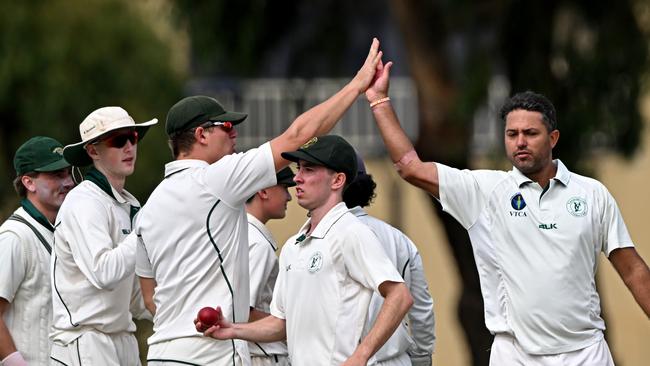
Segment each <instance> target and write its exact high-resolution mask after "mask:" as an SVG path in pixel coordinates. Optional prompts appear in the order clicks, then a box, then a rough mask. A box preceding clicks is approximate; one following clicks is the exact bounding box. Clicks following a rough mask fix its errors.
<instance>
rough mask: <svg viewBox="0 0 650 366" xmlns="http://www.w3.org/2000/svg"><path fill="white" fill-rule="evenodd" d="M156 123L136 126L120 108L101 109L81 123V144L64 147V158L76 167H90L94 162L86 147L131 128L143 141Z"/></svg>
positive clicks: (150, 122)
mask: <svg viewBox="0 0 650 366" xmlns="http://www.w3.org/2000/svg"><path fill="white" fill-rule="evenodd" d="M156 123H158V119H157V118H154V119H152V120H150V121H147V122H143V123H139V124H136V123H135V121H134V120H133V118H131V116H129V114H128V113H127V112H126V111H125V110H124V109H123V108H120V107H103V108H99V109H97V110H95V111H93V112H92V113H90V114H89V115H88V117H86V119H84V120H83V122H81V124H80V125H79V134H80V135H81V142H78V143H76V144H70V145H67V146H66V147H64V148H63V157H65V160H67V161H68V162H69V163H70V164H72V165H74V166H86V165H90V164H92V162H93V160H92V159H91V158H90V156H89V155H88V153H87V152H86V145H88V144H90V143H92V142H94V141H96V140H97V139H99V138H100V137H102V136H104V135H106V134H107V133H110V132H113V131H115V130H119V129H121V128H129V127H131V128H135V130H136V131H137V132H138V140H142V138H143V137H144V135H145V133H147V130H148V129H149V127H150V126H153V125H155V124H156Z"/></svg>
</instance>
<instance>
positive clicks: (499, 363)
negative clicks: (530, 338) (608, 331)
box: [490, 334, 614, 366]
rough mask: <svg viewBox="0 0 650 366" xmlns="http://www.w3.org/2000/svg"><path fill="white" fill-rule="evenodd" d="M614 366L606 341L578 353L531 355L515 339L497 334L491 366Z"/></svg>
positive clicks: (491, 355)
mask: <svg viewBox="0 0 650 366" xmlns="http://www.w3.org/2000/svg"><path fill="white" fill-rule="evenodd" d="M584 365H589V366H614V361H613V360H612V354H611V353H610V352H609V347H608V346H607V342H605V339H601V340H600V342H596V343H594V344H592V345H591V346H588V347H585V348H583V349H579V350H577V351H572V352H565V353H558V354H555V355H530V354H528V353H526V352H524V350H523V349H522V348H521V346H520V345H519V343H518V342H517V340H516V339H515V338H514V337H511V336H510V335H506V334H497V335H496V336H495V337H494V343H492V351H491V354H490V366H584Z"/></svg>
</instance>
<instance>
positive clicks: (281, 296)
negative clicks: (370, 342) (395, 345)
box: [271, 202, 404, 366]
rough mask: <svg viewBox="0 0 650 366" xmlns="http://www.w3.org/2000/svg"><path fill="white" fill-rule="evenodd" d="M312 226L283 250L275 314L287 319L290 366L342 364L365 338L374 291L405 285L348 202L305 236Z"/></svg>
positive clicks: (307, 225)
mask: <svg viewBox="0 0 650 366" xmlns="http://www.w3.org/2000/svg"><path fill="white" fill-rule="evenodd" d="M310 222H311V220H308V221H307V222H306V223H305V224H304V225H303V227H302V228H301V229H300V231H299V232H298V234H296V235H295V236H293V237H291V238H290V239H289V240H288V241H287V242H286V244H285V245H284V246H283V248H282V253H281V255H280V274H279V276H278V281H277V282H276V284H275V290H274V293H273V301H272V302H271V314H272V315H273V316H275V317H278V318H281V319H285V320H286V329H287V344H288V346H289V358H290V359H291V364H292V365H295V366H306V365H309V366H316V365H339V364H341V363H342V362H344V361H345V360H346V359H347V358H348V357H349V356H350V355H352V353H353V352H354V350H355V349H356V347H357V345H358V344H359V342H360V340H361V338H362V333H363V327H364V325H365V323H366V319H367V315H368V305H369V303H370V297H371V296H372V293H373V291H375V292H378V288H379V285H380V284H382V283H383V282H385V281H391V282H404V280H403V279H402V277H401V276H400V275H399V273H398V272H397V271H396V270H395V266H393V264H392V263H391V262H390V260H389V259H388V258H387V257H386V254H385V253H384V250H383V249H382V248H381V245H380V244H379V241H378V239H377V237H376V236H375V234H374V233H373V232H372V231H371V230H370V228H368V227H367V226H366V225H364V224H363V223H362V222H361V221H359V219H357V218H356V217H355V216H354V215H353V214H351V213H350V212H349V211H348V208H347V207H346V206H345V203H343V202H341V203H339V204H338V205H336V206H334V207H333V208H332V209H331V210H330V211H329V212H328V213H327V214H326V215H325V217H323V219H322V220H321V222H320V223H319V224H318V226H317V227H316V229H315V230H314V231H312V233H311V234H310V235H309V236H306V237H305V233H306V232H307V231H308V229H309V225H310ZM298 238H300V239H302V240H298Z"/></svg>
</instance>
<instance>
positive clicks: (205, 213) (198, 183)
mask: <svg viewBox="0 0 650 366" xmlns="http://www.w3.org/2000/svg"><path fill="white" fill-rule="evenodd" d="M275 184H276V178H275V169H274V163H273V156H272V152H271V146H270V144H269V143H265V144H263V145H262V146H260V147H259V148H256V149H251V150H249V151H247V152H245V153H237V154H231V155H227V156H224V157H223V158H221V159H220V160H219V161H217V162H215V163H213V164H208V163H207V162H205V161H203V160H176V161H173V162H170V163H168V164H167V165H166V166H165V178H164V179H163V181H162V182H161V183H160V184H159V185H158V187H156V189H155V190H154V191H153V193H152V194H151V196H150V197H149V200H148V201H147V204H146V205H145V206H144V207H143V208H142V210H141V211H140V212H139V213H138V216H137V218H136V223H135V231H136V233H137V235H138V238H139V241H138V242H139V244H138V252H137V257H138V260H137V265H136V267H137V268H136V273H137V274H138V276H140V277H147V278H153V279H155V280H156V283H157V286H156V289H155V292H154V296H153V300H154V303H155V304H156V314H155V316H154V328H153V329H154V334H153V335H152V336H151V337H150V338H149V345H155V344H156V343H159V342H164V341H171V340H175V339H178V338H183V337H196V341H197V342H210V343H211V344H213V347H212V349H213V350H214V352H215V353H218V354H230V356H228V357H227V358H228V360H230V359H231V356H232V350H233V342H231V341H218V340H216V339H212V338H206V337H203V335H202V334H201V333H199V332H197V331H196V328H195V327H194V322H193V321H194V319H195V318H196V315H197V313H198V311H199V310H200V309H201V308H203V307H205V306H211V307H215V306H217V305H219V306H221V309H222V310H223V314H224V316H225V317H226V318H227V319H228V320H229V321H233V322H246V321H248V315H249V298H250V295H249V294H250V291H249V283H248V277H249V273H248V220H247V219H246V211H245V209H244V203H245V201H246V199H248V198H249V197H251V196H252V195H253V194H255V192H257V191H259V190H260V189H263V188H266V187H270V186H272V185H275ZM234 343H235V344H236V345H237V346H236V348H237V352H238V353H239V354H240V356H241V357H242V358H246V357H248V350H247V348H248V347H247V345H246V342H244V341H235V342H234ZM153 348H154V349H155V350H156V349H157V348H155V347H153ZM172 348H173V347H172ZM156 352H157V353H156V354H155V356H156V357H157V358H161V357H162V358H165V359H174V360H179V361H183V362H191V363H198V361H197V360H198V357H200V356H201V355H193V354H190V353H191V352H190V351H189V350H186V349H183V348H181V349H178V348H174V349H169V350H168V351H162V352H158V351H156ZM149 355H150V357H151V356H152V355H153V354H152V348H150V351H149ZM228 360H224V362H225V364H228V362H229V361H228ZM230 362H231V361H230Z"/></svg>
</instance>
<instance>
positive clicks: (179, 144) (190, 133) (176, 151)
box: [167, 128, 196, 159]
mask: <svg viewBox="0 0 650 366" xmlns="http://www.w3.org/2000/svg"><path fill="white" fill-rule="evenodd" d="M194 131H196V129H195V128H190V129H189V130H183V131H179V132H174V133H172V134H171V135H170V136H169V140H168V142H167V143H168V145H169V148H170V149H171V150H172V155H173V156H174V159H176V158H178V156H179V155H180V154H181V153H188V152H190V151H192V146H193V145H194V141H196V138H195V137H194Z"/></svg>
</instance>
